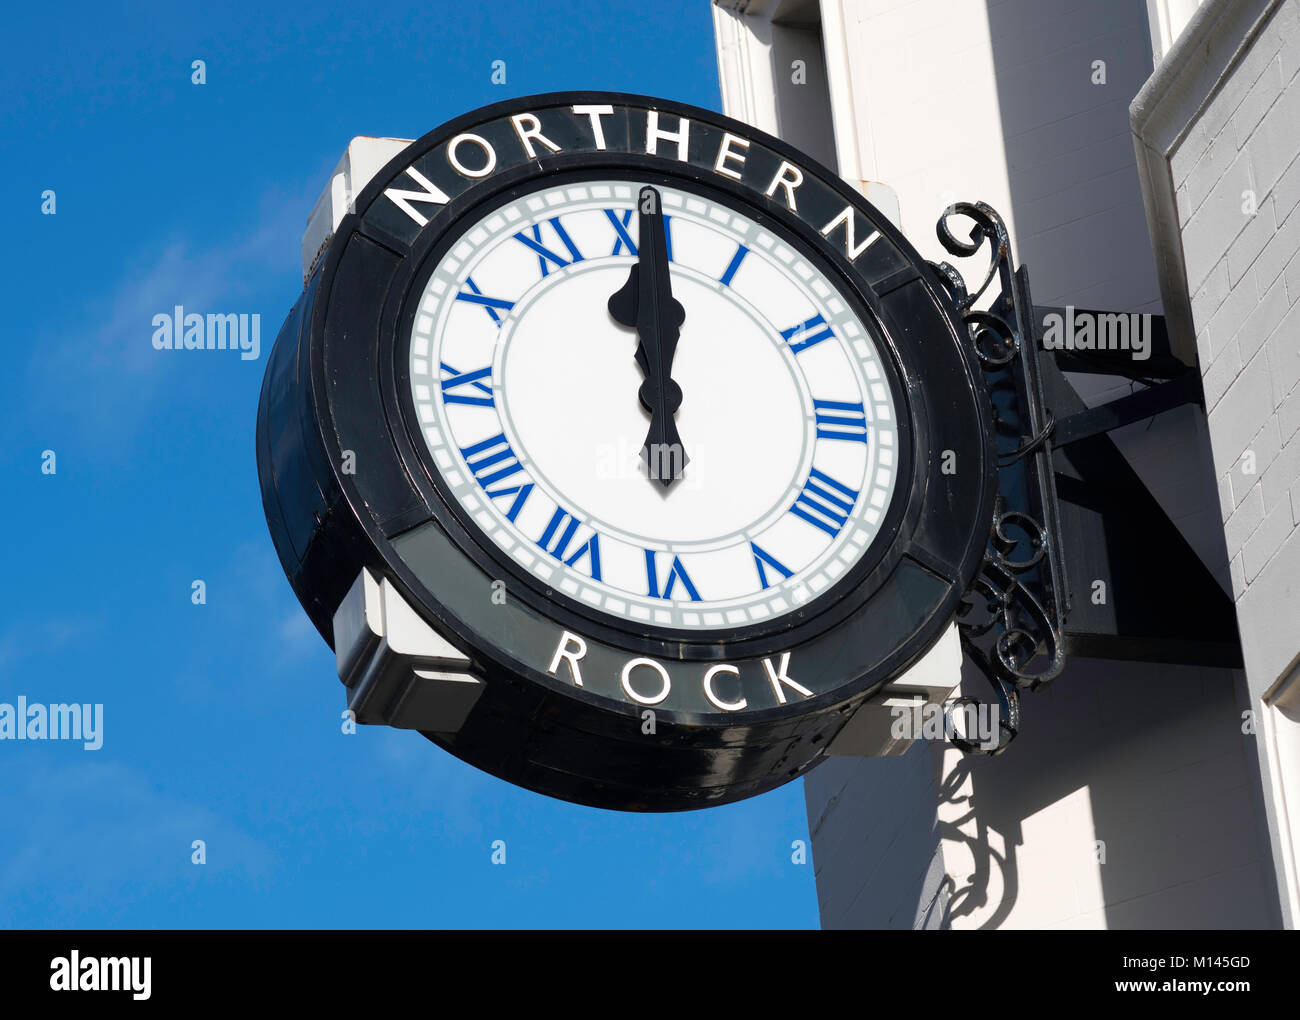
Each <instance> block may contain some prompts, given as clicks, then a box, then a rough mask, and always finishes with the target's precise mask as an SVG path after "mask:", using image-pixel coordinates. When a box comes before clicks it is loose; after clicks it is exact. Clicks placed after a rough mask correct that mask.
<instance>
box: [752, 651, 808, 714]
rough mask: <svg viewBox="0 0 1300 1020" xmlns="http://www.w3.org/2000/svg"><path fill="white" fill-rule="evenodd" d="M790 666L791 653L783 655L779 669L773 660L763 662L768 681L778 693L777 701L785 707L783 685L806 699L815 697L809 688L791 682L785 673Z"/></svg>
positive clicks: (783, 653)
mask: <svg viewBox="0 0 1300 1020" xmlns="http://www.w3.org/2000/svg"><path fill="white" fill-rule="evenodd" d="M789 665H790V653H789V652H782V653H781V665H780V666H777V667H773V665H772V660H771V659H764V660H763V668H764V669H765V670H767V679H768V681H769V682H770V683H771V684H772V690H773V691H774V692H775V693H776V700H777V701H779V702H780V703H781V704H783V705H784V704H785V703H786V700H785V691H784V690H782V689H781V685H782V684H785V685H786V686H787V687H789V688H791V689H792V690H796V691H798V692H799V693H800V694H802V695H803V696H804V697H805V698H811V697H812V696H813V692H812V691H810V690H808V688H807V687H804V686H803V685H802V684H799V683H796V682H795V681H794V680H791V679H790V677H789V676H787V675H786V672H785V671H786V669H787V668H788V667H789Z"/></svg>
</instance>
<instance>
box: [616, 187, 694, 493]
mask: <svg viewBox="0 0 1300 1020" xmlns="http://www.w3.org/2000/svg"><path fill="white" fill-rule="evenodd" d="M638 203H639V209H640V216H639V219H638V235H639V239H638V249H637V262H636V264H635V265H634V266H633V267H632V271H631V273H630V274H629V276H628V280H627V283H626V284H624V285H623V287H622V288H621V289H620V290H619V291H618V293H616V294H614V295H613V296H612V297H611V298H610V299H609V311H610V314H611V315H612V316H613V317H614V320H615V321H616V322H618V323H620V324H622V325H624V326H628V327H631V328H635V329H636V332H637V338H638V341H639V342H638V344H637V349H636V361H637V364H638V365H639V366H640V367H641V374H642V375H643V376H644V377H645V381H644V382H643V383H642V384H641V387H640V389H639V390H638V394H637V395H638V397H639V399H640V401H641V406H642V407H644V408H645V409H646V410H647V411H649V412H650V431H649V433H647V435H646V440H645V446H644V447H643V448H642V450H641V456H642V458H643V459H644V460H645V461H646V465H647V467H648V468H649V474H650V477H651V478H653V479H655V480H656V481H658V482H660V483H661V484H662V485H663V486H664V487H665V488H667V487H668V486H670V485H672V483H673V482H674V481H676V480H677V478H679V477H680V476H681V473H682V469H683V468H685V466H686V461H687V457H686V454H685V451H683V449H682V445H681V439H680V438H679V437H678V434H677V423H676V421H675V420H674V418H673V415H674V414H676V412H677V408H678V407H680V406H681V402H682V391H681V387H680V386H678V385H677V383H676V382H674V381H673V378H672V365H673V355H674V354H675V353H676V351H677V341H678V339H679V338H680V336H681V327H682V323H683V322H685V321H686V311H685V309H683V308H682V306H681V303H680V302H679V301H677V300H676V299H675V298H674V297H673V291H672V277H671V273H670V271H669V268H668V243H667V237H666V234H665V228H664V220H663V212H662V207H661V204H660V197H659V192H658V191H656V190H655V189H654V188H650V187H646V188H642V189H641V193H640V195H639V196H638Z"/></svg>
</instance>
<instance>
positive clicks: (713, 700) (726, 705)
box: [704, 663, 749, 712]
mask: <svg viewBox="0 0 1300 1020" xmlns="http://www.w3.org/2000/svg"><path fill="white" fill-rule="evenodd" d="M719 673H730V674H732V675H733V676H740V670H738V669H737V668H736V667H735V666H728V665H727V664H726V663H722V664H720V665H717V666H712V667H710V669H709V671H708V672H707V673H705V674H704V696H705V697H706V698H708V699H709V704H711V705H712V706H713V707H714V708H720V709H722V711H724V712H739V711H740V710H741V709H743V708H744V707H745V706H746V705H748V704H749V702H747V701H746V700H745V699H744V698H741V699H740V700H739V701H723V700H722V699H721V698H719V697H718V696H717V694H715V693H714V691H713V678H714V677H715V676H717V675H718V674H719Z"/></svg>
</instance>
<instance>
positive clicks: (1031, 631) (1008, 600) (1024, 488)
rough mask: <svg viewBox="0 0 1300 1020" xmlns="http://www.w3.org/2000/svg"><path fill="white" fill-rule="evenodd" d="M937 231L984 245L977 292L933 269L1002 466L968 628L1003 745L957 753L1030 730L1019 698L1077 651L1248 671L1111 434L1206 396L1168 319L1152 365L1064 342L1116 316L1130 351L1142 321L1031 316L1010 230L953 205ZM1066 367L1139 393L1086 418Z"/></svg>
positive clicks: (1050, 311) (1231, 632)
mask: <svg viewBox="0 0 1300 1020" xmlns="http://www.w3.org/2000/svg"><path fill="white" fill-rule="evenodd" d="M958 216H960V217H965V218H966V219H968V220H969V221H970V222H971V223H972V226H971V229H970V231H969V234H968V238H967V239H962V238H960V237H958V236H956V235H955V234H953V233H952V231H951V229H950V227H949V220H950V219H952V218H953V217H958ZM937 230H938V235H939V240H940V242H941V243H942V244H943V246H944V248H945V249H946V250H947V251H949V252H950V253H952V254H953V255H957V256H960V257H968V256H971V255H974V254H975V253H977V252H978V251H979V250H980V248H982V247H983V246H984V244H985V243H986V242H987V244H988V246H989V249H990V257H989V267H988V271H987V273H986V275H985V277H984V279H983V281H982V283H981V284H980V286H979V287H978V288H977V289H976V290H975V291H974V292H970V291H969V290H968V289H967V287H966V284H965V282H964V280H963V278H962V276H961V274H960V273H959V272H958V271H957V270H956V269H955V268H954V267H953V266H951V265H950V264H948V263H946V262H944V263H940V264H938V265H935V267H934V268H935V269H936V271H937V272H938V274H939V276H940V279H941V280H942V282H943V283H944V285H945V287H946V288H947V290H948V292H949V295H950V297H951V298H952V301H953V304H954V306H955V308H956V311H957V314H958V315H959V316H960V317H961V319H962V320H963V322H965V324H966V326H967V328H968V329H969V331H970V336H971V343H972V345H973V347H974V350H975V353H976V355H977V356H978V358H979V361H980V364H981V365H982V367H983V369H984V372H985V376H986V379H987V382H988V385H989V392H990V395H991V398H992V401H993V412H994V425H995V428H996V431H997V449H998V458H999V459H998V498H997V502H996V505H995V512H994V520H993V525H992V530H991V533H990V539H989V545H988V548H987V550H986V552H985V557H984V562H983V565H982V567H981V569H980V572H979V573H978V575H977V576H976V578H975V580H974V582H973V583H972V585H971V589H970V591H969V592H968V597H967V600H966V602H965V603H964V605H963V607H962V610H961V612H960V614H959V627H960V630H961V638H962V645H963V649H964V650H965V652H966V654H967V656H968V657H969V658H971V660H972V661H973V662H975V664H976V665H978V666H979V668H980V670H981V672H982V673H983V674H984V675H985V677H986V678H987V679H988V680H989V682H990V683H991V684H992V686H993V689H994V693H995V695H996V697H997V700H998V702H999V707H1000V714H999V719H1000V726H1001V734H1000V741H999V743H998V744H997V746H996V747H994V748H992V749H985V748H983V747H981V746H979V745H977V744H973V743H969V742H966V741H963V740H961V739H955V740H954V743H956V744H957V746H958V747H960V748H961V749H962V750H963V751H965V752H967V753H985V754H989V753H991V754H999V753H1001V752H1002V751H1003V750H1004V749H1005V748H1006V746H1007V745H1008V744H1009V743H1010V741H1011V740H1012V739H1013V738H1014V737H1015V735H1016V732H1017V730H1018V728H1019V702H1018V694H1019V691H1021V690H1037V689H1039V688H1041V687H1042V686H1044V685H1045V684H1047V683H1048V682H1050V681H1051V680H1052V679H1054V678H1055V677H1056V676H1057V675H1058V674H1059V673H1060V672H1061V670H1062V669H1063V668H1064V665H1065V661H1066V658H1067V657H1069V656H1083V657H1090V658H1104V659H1126V660H1136V661H1143V662H1167V663H1176V664H1186V665H1202V666H1223V667H1240V666H1241V664H1242V659H1241V646H1240V642H1239V638H1238V634H1237V625H1236V613H1235V610H1234V607H1233V603H1232V601H1231V599H1230V598H1229V597H1228V595H1227V594H1226V593H1225V592H1224V590H1223V589H1222V587H1220V585H1219V584H1218V582H1217V581H1216V580H1215V579H1214V577H1213V575H1212V574H1211V573H1210V572H1209V570H1207V569H1206V567H1205V565H1204V564H1203V563H1202V562H1201V560H1200V558H1199V557H1198V556H1197V555H1196V553H1195V552H1194V551H1193V550H1192V548H1191V546H1190V545H1188V543H1187V541H1186V539H1184V538H1183V536H1182V534H1181V533H1180V532H1179V531H1178V529H1177V528H1176V527H1175V526H1174V524H1173V523H1172V522H1171V521H1170V519H1169V517H1168V516H1167V515H1166V514H1165V512H1164V510H1163V509H1162V508H1161V507H1160V505H1159V503H1158V502H1157V501H1156V499H1155V498H1154V496H1152V494H1151V492H1150V491H1149V490H1148V489H1147V487H1146V486H1145V485H1144V484H1143V482H1142V480H1141V479H1140V478H1139V477H1138V475H1137V474H1136V472H1134V471H1133V469H1132V468H1131V467H1130V466H1129V464H1128V462H1127V461H1126V460H1125V458H1124V456H1123V455H1122V454H1121V453H1120V451H1119V450H1118V448H1117V447H1116V446H1115V444H1114V442H1113V441H1112V440H1111V439H1110V437H1109V436H1108V433H1109V432H1111V431H1113V430H1115V429H1118V428H1121V427H1123V426H1125V425H1129V424H1131V423H1133V422H1137V421H1141V420H1144V419H1147V418H1151V417H1152V416H1154V415H1157V414H1160V413H1162V412H1164V411H1168V410H1171V409H1173V408H1175V407H1179V406H1181V405H1184V404H1192V403H1195V404H1202V403H1203V401H1204V398H1203V395H1202V392H1201V385H1200V375H1199V373H1198V372H1197V371H1196V370H1195V369H1194V368H1190V367H1188V366H1186V365H1184V364H1183V363H1182V362H1181V361H1179V360H1178V359H1177V358H1175V357H1174V356H1173V354H1172V353H1171V351H1170V346H1169V337H1168V333H1167V331H1166V329H1165V325H1164V319H1163V317H1161V316H1154V315H1153V316H1149V317H1146V322H1148V323H1149V324H1150V329H1149V331H1148V333H1147V335H1146V337H1145V338H1144V343H1145V344H1148V345H1149V346H1148V347H1147V349H1146V354H1147V357H1145V358H1144V359H1143V360H1142V362H1141V363H1140V364H1141V366H1142V368H1143V371H1138V370H1137V368H1136V367H1135V366H1136V365H1137V364H1138V362H1136V361H1135V360H1134V358H1133V357H1132V350H1131V349H1123V350H1097V349H1088V348H1089V347H1090V346H1095V345H1093V344H1092V342H1089V343H1082V344H1079V345H1077V346H1075V345H1073V344H1068V345H1067V344H1064V343H1062V340H1063V336H1062V335H1057V336H1049V334H1050V333H1051V330H1052V329H1059V330H1062V331H1063V335H1064V336H1068V337H1073V335H1074V333H1073V331H1074V327H1075V324H1076V323H1079V324H1088V325H1089V326H1090V327H1091V326H1095V324H1098V323H1102V322H1105V323H1107V324H1108V325H1113V326H1116V327H1123V328H1124V329H1125V332H1124V333H1123V336H1124V337H1125V338H1126V342H1125V343H1124V344H1123V347H1125V348H1129V347H1130V344H1129V343H1128V342H1127V340H1128V337H1129V334H1128V332H1127V329H1128V328H1129V327H1130V325H1133V326H1135V327H1136V324H1132V323H1130V322H1129V320H1130V318H1136V319H1140V318H1142V317H1130V316H1127V315H1118V314H1115V313H1110V312H1098V311H1092V310H1080V309H1072V308H1068V309H1067V308H1052V307H1045V306H1035V305H1034V304H1033V302H1032V299H1031V297H1030V290H1029V274H1028V271H1027V269H1026V267H1024V266H1021V267H1020V268H1019V269H1017V268H1016V267H1015V264H1014V262H1013V259H1012V255H1011V242H1010V238H1009V236H1008V234H1007V230H1006V226H1005V225H1004V224H1003V222H1002V219H1001V218H1000V217H999V216H998V214H997V213H996V212H995V211H994V210H993V209H992V208H990V207H989V206H987V205H985V204H984V203H982V202H976V203H964V202H963V203H958V204H956V205H953V206H950V207H949V208H948V209H947V210H945V212H944V214H943V216H942V217H941V218H940V220H939V223H938V228H937ZM991 287H996V288H997V289H996V291H990V288H991ZM986 292H989V294H990V299H989V300H988V301H987V302H986V304H985V307H984V308H982V309H977V308H976V307H975V304H976V302H977V301H979V300H980V298H981V297H982V296H983V295H984V294H985V293H986ZM1049 323H1051V324H1052V325H1051V326H1050V327H1049V325H1048V324H1049ZM1049 339H1050V341H1051V342H1049ZM1094 340H1095V337H1094ZM1026 341H1028V342H1026ZM1066 372H1075V373H1088V374H1102V375H1112V376H1117V377H1121V378H1125V379H1129V380H1131V381H1133V382H1136V383H1140V384H1142V385H1143V387H1144V388H1143V389H1140V390H1137V391H1136V392H1134V393H1132V394H1129V395H1127V396H1124V397H1121V398H1119V399H1117V400H1113V401H1110V402H1108V403H1104V404H1101V405H1099V406H1097V407H1093V408H1088V407H1087V406H1086V405H1085V404H1084V402H1083V400H1081V399H1080V397H1079V395H1078V393H1077V392H1076V391H1075V389H1074V387H1073V386H1072V385H1071V384H1070V381H1069V380H1068V379H1067V377H1066V375H1065V373H1066ZM963 702H964V703H966V704H974V703H975V699H972V698H969V697H966V698H962V699H959V701H958V704H960V703H963Z"/></svg>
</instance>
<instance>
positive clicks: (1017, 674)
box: [934, 202, 1069, 754]
mask: <svg viewBox="0 0 1300 1020" xmlns="http://www.w3.org/2000/svg"><path fill="white" fill-rule="evenodd" d="M956 217H964V218H965V219H967V220H969V221H970V222H971V224H972V225H971V227H970V230H969V233H968V235H967V237H966V238H964V239H963V238H960V237H958V236H957V235H955V234H954V233H953V232H952V230H951V229H950V226H949V221H950V220H952V219H954V218H956ZM937 231H938V235H939V241H940V243H941V244H942V245H943V246H944V248H945V249H946V250H947V251H948V252H950V253H951V254H953V255H956V256H958V257H961V258H967V257H970V256H973V255H975V254H976V253H977V252H978V251H979V250H980V249H981V248H982V247H984V246H985V245H986V244H987V245H988V247H989V265H988V269H987V271H986V272H985V274H984V278H983V280H982V282H981V283H980V285H979V287H978V288H976V289H975V290H974V291H970V290H969V289H968V288H967V287H966V284H965V281H964V279H963V278H962V275H961V273H960V272H959V271H958V270H957V269H956V268H954V267H953V266H952V265H951V264H949V263H947V262H943V263H939V264H936V265H934V268H935V270H936V272H937V273H938V276H939V280H940V282H941V283H942V284H943V285H944V287H945V288H946V289H947V291H948V293H949V296H950V297H951V299H952V302H953V306H954V308H955V310H956V312H957V315H958V317H959V318H960V319H961V320H962V322H963V323H964V324H965V326H966V328H967V330H968V332H969V334H970V342H971V347H972V350H973V351H974V353H975V356H976V358H977V359H978V361H979V364H980V366H981V368H982V369H983V371H984V377H985V381H986V383H987V385H988V388H989V394H990V400H991V402H992V407H993V424H994V430H995V442H996V445H997V453H998V462H997V463H998V492H999V495H998V497H997V500H996V502H995V505H994V513H993V521H992V526H991V529H990V533H989V543H988V547H987V549H986V550H985V554H984V561H983V563H982V565H981V567H980V570H979V573H978V574H977V575H976V576H975V579H974V580H973V582H972V583H971V586H970V588H969V590H968V592H967V598H966V600H965V601H964V602H963V604H962V607H961V609H960V610H959V611H958V629H959V631H960V634H961V641H962V647H963V649H964V651H965V652H966V655H967V657H968V658H969V659H970V660H971V661H972V662H973V663H974V664H975V665H976V666H978V667H979V669H980V671H981V672H982V673H983V674H984V676H985V678H986V679H987V680H988V681H989V683H990V684H991V685H992V687H993V691H994V695H995V697H996V700H997V704H998V709H999V711H998V720H999V731H1000V732H999V740H998V742H997V744H996V746H993V747H991V748H986V747H984V746H982V745H977V744H975V743H973V742H970V741H964V740H956V741H954V743H956V745H957V746H958V747H959V748H961V749H962V750H963V751H965V752H967V753H971V754H975V753H980V754H1000V753H1001V752H1002V751H1003V750H1005V749H1006V747H1007V745H1008V744H1010V742H1011V741H1012V740H1013V739H1014V738H1015V736H1016V733H1017V732H1018V731H1019V727H1020V704H1019V697H1020V691H1021V690H1024V689H1028V690H1036V689H1038V688H1040V687H1042V686H1043V685H1044V684H1047V683H1050V682H1051V680H1052V679H1054V678H1055V677H1056V676H1057V675H1058V674H1059V673H1060V672H1061V669H1062V668H1063V667H1064V665H1065V645H1064V641H1063V640H1062V636H1061V628H1062V625H1063V623H1064V620H1065V617H1066V614H1067V612H1068V611H1069V605H1068V597H1067V593H1066V590H1065V582H1064V570H1063V566H1062V561H1061V553H1060V541H1059V534H1060V525H1059V522H1058V520H1057V516H1056V506H1057V501H1056V490H1055V482H1054V478H1053V473H1052V460H1051V455H1052V445H1053V438H1052V437H1053V431H1054V429H1055V427H1056V426H1055V423H1054V421H1053V419H1052V416H1051V414H1050V413H1049V411H1048V409H1047V407H1046V404H1045V402H1044V400H1043V391H1042V379H1041V371H1040V366H1039V364H1038V344H1037V339H1036V332H1035V329H1034V306H1033V302H1032V300H1031V298H1030V294H1029V278H1028V275H1027V274H1026V273H1025V272H1024V270H1023V269H1021V270H1020V271H1017V270H1016V268H1015V264H1014V262H1013V260H1012V256H1011V241H1010V238H1009V236H1008V234H1007V229H1006V225H1005V224H1004V223H1003V222H1002V218H1001V217H1000V216H998V214H997V213H996V212H995V211H994V210H993V209H992V208H990V207H989V206H988V205H986V204H985V203H983V202H974V203H969V202H959V203H957V204H955V205H952V206H950V207H949V208H948V209H946V210H945V211H944V214H943V216H942V217H940V219H939V223H938V227H937ZM986 295H987V299H986V300H984V301H983V302H982V304H981V299H984V298H985V297H986ZM977 304H980V306H979V307H977ZM956 703H957V704H962V703H964V704H973V703H975V699H973V698H970V697H963V698H961V699H958V701H957V702H956Z"/></svg>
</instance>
